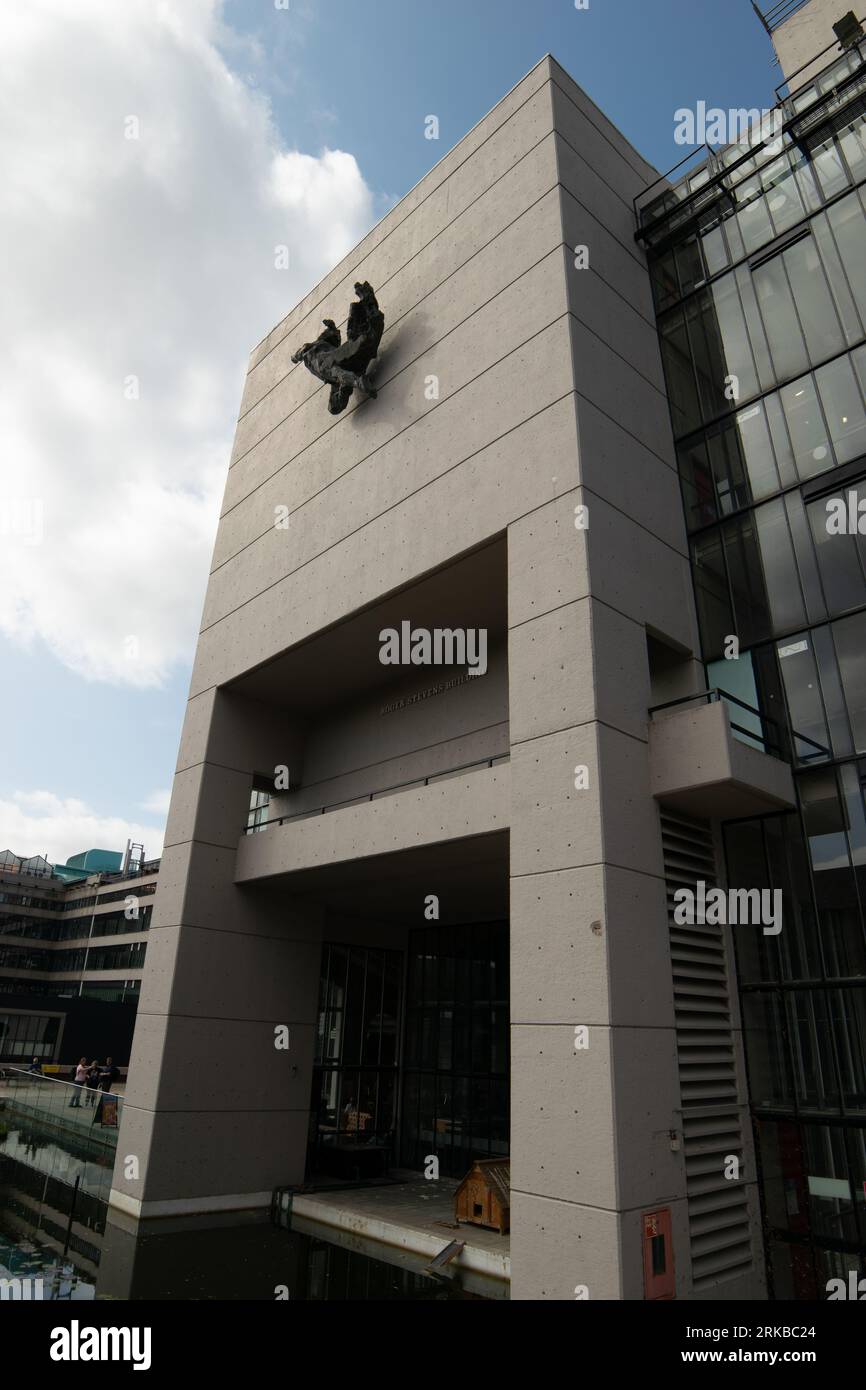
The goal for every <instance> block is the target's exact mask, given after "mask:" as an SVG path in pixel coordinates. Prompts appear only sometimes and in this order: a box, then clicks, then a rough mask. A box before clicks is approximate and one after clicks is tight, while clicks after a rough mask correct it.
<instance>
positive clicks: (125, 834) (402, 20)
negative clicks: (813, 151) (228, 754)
mask: <svg viewBox="0 0 866 1390" xmlns="http://www.w3.org/2000/svg"><path fill="white" fill-rule="evenodd" d="M581 3H583V0H581ZM0 51H2V52H3V53H4V57H5V62H4V79H3V83H2V84H0V189H2V190H3V216H2V218H0V303H2V304H3V329H4V332H3V333H2V335H0V468H2V475H3V476H2V490H0V672H2V680H0V719H2V726H3V727H4V729H5V730H6V735H5V738H4V739H3V756H2V762H0V850H2V849H4V848H9V849H11V850H12V851H13V852H14V853H16V854H20V855H30V854H46V855H47V856H48V858H49V859H50V860H52V861H53V862H58V863H62V862H65V860H66V859H67V858H68V857H69V856H70V855H72V854H75V853H77V852H79V851H81V850H83V849H87V848H91V847H100V848H106V849H119V850H122V849H123V848H124V846H125V843H126V840H127V839H128V838H131V839H133V840H134V841H135V842H138V843H143V844H144V847H145V853H146V854H147V855H148V857H151V856H156V855H157V854H158V853H159V851H160V849H161V845H162V835H163V828H164V822H165V813H166V810H167V806H168V797H169V791H170V787H171V779H172V775H173V771H174V765H175V761H176V756H177V747H178V742H179V738H180V731H181V725H182V721H183V713H184V706H185V702H186V696H187V689H188V684H189V676H190V670H191V666H192V657H193V651H194V645H195V636H196V632H197V630H198V626H199V620H200V614H201V606H202V601H203V597H204V590H205V585H206V581H207V573H208V570H209V567H210V553H211V549H212V545H213V539H214V535H215V531H216V524H217V517H218V513H219V504H220V499H221V496H222V490H223V486H224V482H225V474H226V469H227V466H228V457H229V452H230V448H231V440H232V435H233V430H234V422H235V419H236V415H237V410H238V406H239V403H240V396H241V390H242V386H243V376H244V372H245V370H246V361H247V358H248V355H249V352H250V350H251V348H252V347H253V346H254V345H255V344H256V343H257V342H258V341H259V340H260V339H261V338H262V337H263V336H264V335H265V334H266V333H267V332H268V330H269V329H270V328H271V327H272V326H273V325H274V324H275V323H277V322H278V321H279V320H280V319H281V318H282V317H284V315H285V314H286V313H287V312H288V311H289V310H290V309H291V308H292V306H293V305H294V304H295V303H296V302H297V301H298V299H300V298H301V297H302V296H303V295H304V294H305V293H306V292H307V290H308V289H309V288H310V287H311V286H312V285H314V284H315V283H316V282H317V281H318V280H319V279H321V278H322V276H323V275H325V274H326V273H327V271H328V270H329V269H330V268H331V267H332V266H333V265H334V264H335V263H336V262H337V261H339V260H340V259H341V258H342V257H343V256H344V255H345V254H346V253H347V252H348V251H349V250H350V249H351V248H352V246H353V245H355V244H356V243H357V242H358V241H359V240H360V238H361V237H362V236H364V234H365V233H366V232H367V231H368V230H369V229H370V227H371V226H372V225H374V224H375V222H376V221H378V220H379V218H380V217H382V216H383V215H384V214H385V212H387V210H388V209H389V208H390V207H391V206H393V204H394V203H395V202H396V201H397V200H398V199H399V198H401V197H402V196H403V195H404V194H405V193H407V192H408V190H409V189H410V188H411V187H412V186H413V185H414V184H415V183H417V182H418V180H419V179H420V178H422V177H423V176H424V174H425V173H426V172H427V171H428V169H430V168H431V167H432V166H433V165H434V164H435V163H437V162H438V160H439V159H441V158H442V157H443V156H444V155H445V154H446V153H447V152H448V150H449V149H450V148H451V147H452V146H453V145H454V144H456V143H457V141H458V140H460V139H461V138H462V136H463V135H464V134H465V133H466V132H467V131H468V130H469V129H470V128H471V127H472V126H473V125H475V124H476V122H477V121H478V120H480V119H481V117H482V116H483V115H484V114H485V112H487V111H488V110H489V109H490V108H491V107H492V106H493V105H495V103H496V102H497V101H498V100H499V99H500V98H501V97H502V96H504V95H505V93H506V92H507V91H508V90H509V89H510V88H511V87H513V86H514V85H515V83H516V82H518V81H519V80H520V78H521V77H523V76H524V74H525V73H526V72H528V71H529V70H530V68H532V67H533V66H534V65H535V63H536V62H538V60H539V59H540V58H541V57H543V56H544V54H545V53H552V54H553V56H554V57H555V58H557V59H558V61H559V62H560V63H561V64H562V65H563V67H565V68H566V69H567V70H568V71H569V72H570V73H571V74H572V76H573V77H574V78H575V79H576V81H577V82H578V83H579V84H580V85H581V86H582V87H584V88H585V90H586V91H587V92H588V93H589V95H590V96H591V97H592V98H593V100H594V101H595V102H596V103H597V104H598V105H599V106H600V107H601V108H602V110H603V111H604V112H605V113H606V114H607V116H608V117H609V118H610V119H611V120H612V121H613V122H614V123H615V124H616V125H617V126H618V127H619V128H620V129H621V130H622V131H623V132H624V134H625V135H626V136H627V137H628V138H629V139H630V140H631V141H632V143H633V144H634V145H635V146H636V148H637V149H638V150H639V151H640V152H641V154H643V155H644V156H645V157H646V158H647V159H649V160H650V161H651V162H652V163H654V164H655V165H656V166H657V167H658V168H659V169H660V170H662V171H667V170H668V169H670V168H671V167H672V166H673V165H675V164H676V163H677V162H678V161H679V160H680V159H681V158H682V157H683V154H684V153H686V151H684V149H683V147H682V146H679V145H677V144H676V143H675V141H674V131H675V128H676V122H675V112H676V111H677V110H678V109H680V108H683V107H687V108H694V107H695V105H696V104H697V103H698V102H699V101H705V102H706V103H707V105H708V106H718V107H722V108H723V109H729V108H741V107H749V108H751V107H767V106H771V105H772V104H773V103H774V100H775V98H774V92H773V89H774V87H775V86H776V85H777V84H778V83H779V82H780V81H781V74H780V72H779V69H778V66H777V65H775V64H774V57H773V52H772V47H771V44H770V41H769V39H768V38H767V36H766V34H765V32H764V30H763V29H762V27H761V25H760V23H759V21H758V19H757V18H756V16H755V14H754V12H753V10H752V7H751V5H750V3H749V0H588V7H587V8H580V9H579V8H578V7H577V5H576V4H575V0H366V3H365V4H360V3H358V2H357V0H328V3H324V0H322V2H321V3H320V0H75V3H74V4H70V3H69V0H27V2H26V4H15V3H13V0H0ZM431 115H435V116H436V117H437V119H438V130H439V138H438V140H430V139H428V138H426V137H425V130H429V128H430V126H429V122H428V121H427V118H428V117H429V116H431ZM281 248H287V253H288V254H286V253H285V251H282V250H281ZM286 261H287V262H288V264H287V265H286Z"/></svg>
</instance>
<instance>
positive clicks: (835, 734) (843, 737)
mask: <svg viewBox="0 0 866 1390" xmlns="http://www.w3.org/2000/svg"><path fill="white" fill-rule="evenodd" d="M812 646H813V648H814V652H815V660H816V661H817V663H818V674H819V675H820V677H821V694H822V695H823V696H824V709H825V711H826V714H827V723H828V725H829V728H830V746H831V748H832V750H833V754H834V756H835V757H837V758H846V757H848V756H849V754H851V753H853V752H854V745H853V743H852V741H851V729H850V725H849V723H848V710H847V708H846V705H845V697H844V695H843V693H842V682H841V680H840V678H839V664H838V662H837V660H836V652H835V649H834V647H833V638H832V636H831V633H830V628H829V627H816V628H815V630H814V632H813V633H812Z"/></svg>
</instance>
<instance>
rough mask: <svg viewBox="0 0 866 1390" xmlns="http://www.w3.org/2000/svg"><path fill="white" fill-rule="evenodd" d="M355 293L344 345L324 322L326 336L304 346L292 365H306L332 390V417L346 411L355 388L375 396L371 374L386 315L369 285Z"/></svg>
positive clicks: (331, 323)
mask: <svg viewBox="0 0 866 1390" xmlns="http://www.w3.org/2000/svg"><path fill="white" fill-rule="evenodd" d="M355 293H356V295H357V296H358V298H357V300H356V301H355V303H353V305H352V307H351V309H350V310H349V321H348V323H347V324H346V341H345V342H344V343H343V342H341V340H340V330H339V328H338V327H337V325H336V324H335V323H334V320H333V319H323V320H322V322H323V323H324V325H325V331H324V333H320V334H319V336H318V338H317V339H316V341H315V342H314V343H304V346H303V347H302V348H299V349H298V351H297V352H296V353H294V354H293V355H292V361H293V362H303V364H304V366H305V367H306V369H307V371H308V372H312V373H313V376H317V377H318V378H319V380H320V381H324V382H326V383H327V384H328V385H329V386H330V388H331V396H330V400H329V401H328V409H329V411H330V412H331V414H332V415H339V413H340V411H341V410H345V408H346V406H347V405H348V404H349V398H350V396H351V395H352V392H353V391H354V389H355V387H356V386H357V387H358V389H359V390H361V391H364V392H366V394H367V395H368V396H375V395H376V390H375V387H374V386H373V384H372V382H371V381H370V378H369V376H368V371H369V367H370V363H371V362H372V361H373V359H374V358H375V356H376V354H377V353H378V351H379V343H380V342H381V339H382V333H383V331H384V328H385V315H384V314H383V313H382V311H381V309H380V308H379V305H378V303H377V300H376V295H375V293H374V291H373V286H372V285H371V284H370V283H369V281H367V280H365V281H364V283H363V284H357V285H356V286H355Z"/></svg>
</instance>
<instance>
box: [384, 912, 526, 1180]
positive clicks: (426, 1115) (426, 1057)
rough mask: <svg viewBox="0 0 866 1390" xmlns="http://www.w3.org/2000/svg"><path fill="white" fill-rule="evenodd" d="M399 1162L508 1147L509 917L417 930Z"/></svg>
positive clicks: (464, 1162) (500, 1151)
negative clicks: (502, 920) (433, 1155)
mask: <svg viewBox="0 0 866 1390" xmlns="http://www.w3.org/2000/svg"><path fill="white" fill-rule="evenodd" d="M406 988H407V997H406V1046H405V1056H404V1076H403V1105H402V1117H401V1133H400V1162H401V1164H402V1165H403V1166H404V1167H406V1168H419V1169H420V1168H423V1167H424V1165H425V1162H426V1159H427V1158H428V1156H429V1155H431V1154H435V1155H436V1156H437V1158H438V1159H439V1171H440V1173H441V1174H442V1175H443V1176H450V1177H463V1175H464V1174H465V1173H466V1171H467V1169H468V1168H469V1166H470V1164H471V1162H472V1160H473V1159H474V1158H486V1157H491V1156H494V1155H496V1156H504V1155H506V1154H507V1153H508V1013H509V997H508V923H507V922H483V923H479V924H475V925H470V926H459V927H440V926H431V927H426V928H424V929H422V930H420V931H413V932H410V934H409V962H408V978H407V987H406Z"/></svg>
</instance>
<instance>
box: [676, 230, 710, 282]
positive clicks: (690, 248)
mask: <svg viewBox="0 0 866 1390" xmlns="http://www.w3.org/2000/svg"><path fill="white" fill-rule="evenodd" d="M676 259H677V270H678V272H679V277H680V293H681V294H682V295H687V294H690V293H691V291H692V290H693V289H694V288H695V286H696V285H700V284H702V283H703V281H704V279H705V278H706V277H705V275H704V265H703V261H702V260H701V251H700V246H699V244H698V242H697V240H696V239H695V238H692V239H691V240H690V241H686V242H683V243H682V244H681V245H680V246H678V247H677V248H676Z"/></svg>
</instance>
